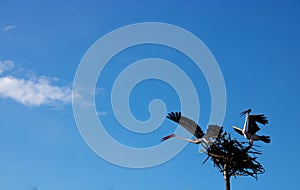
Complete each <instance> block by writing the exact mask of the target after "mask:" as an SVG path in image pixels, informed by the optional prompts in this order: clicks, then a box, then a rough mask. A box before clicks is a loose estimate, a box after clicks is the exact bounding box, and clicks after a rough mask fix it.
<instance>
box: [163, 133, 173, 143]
mask: <svg viewBox="0 0 300 190" xmlns="http://www.w3.org/2000/svg"><path fill="white" fill-rule="evenodd" d="M172 137H175V135H174V134H171V135H168V136H166V137H163V138H162V139H161V140H160V141H161V142H162V141H165V140H167V139H170V138H172Z"/></svg>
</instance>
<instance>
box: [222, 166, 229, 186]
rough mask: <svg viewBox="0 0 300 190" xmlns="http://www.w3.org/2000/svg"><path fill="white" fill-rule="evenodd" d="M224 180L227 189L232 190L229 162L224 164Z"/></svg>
mask: <svg viewBox="0 0 300 190" xmlns="http://www.w3.org/2000/svg"><path fill="white" fill-rule="evenodd" d="M223 176H224V181H225V189H226V190H230V175H229V174H228V168H227V164H225V165H224V172H223Z"/></svg>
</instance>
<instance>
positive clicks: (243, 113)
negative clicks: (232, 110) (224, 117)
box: [240, 109, 251, 117]
mask: <svg viewBox="0 0 300 190" xmlns="http://www.w3.org/2000/svg"><path fill="white" fill-rule="evenodd" d="M250 112H251V109H247V110H245V111H243V112H241V113H240V117H242V116H243V115H245V114H249V113H250Z"/></svg>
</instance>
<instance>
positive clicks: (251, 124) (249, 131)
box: [232, 109, 271, 146]
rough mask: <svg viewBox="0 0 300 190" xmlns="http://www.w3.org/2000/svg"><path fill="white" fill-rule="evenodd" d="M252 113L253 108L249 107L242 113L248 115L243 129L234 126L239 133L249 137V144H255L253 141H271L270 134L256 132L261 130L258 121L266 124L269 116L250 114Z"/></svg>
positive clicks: (241, 114)
mask: <svg viewBox="0 0 300 190" xmlns="http://www.w3.org/2000/svg"><path fill="white" fill-rule="evenodd" d="M250 113H251V109H248V110H246V111H243V112H241V113H240V116H243V115H246V119H245V123H244V128H243V130H242V129H240V128H238V127H235V126H232V127H233V129H234V130H235V131H236V132H237V133H238V134H240V135H243V136H244V137H245V138H246V139H248V141H249V144H250V145H251V146H252V145H253V141H263V142H265V143H270V142H271V139H270V136H265V135H257V134H256V132H258V131H259V130H260V128H259V127H258V125H257V122H258V123H260V124H263V125H266V124H268V120H267V117H266V116H265V115H264V114H258V115H250Z"/></svg>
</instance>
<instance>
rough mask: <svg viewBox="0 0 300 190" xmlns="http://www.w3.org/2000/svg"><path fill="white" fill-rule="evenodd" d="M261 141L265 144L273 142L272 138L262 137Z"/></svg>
mask: <svg viewBox="0 0 300 190" xmlns="http://www.w3.org/2000/svg"><path fill="white" fill-rule="evenodd" d="M260 138H261V140H262V141H263V142H265V143H270V142H271V137H270V136H264V135H263V136H260Z"/></svg>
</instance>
